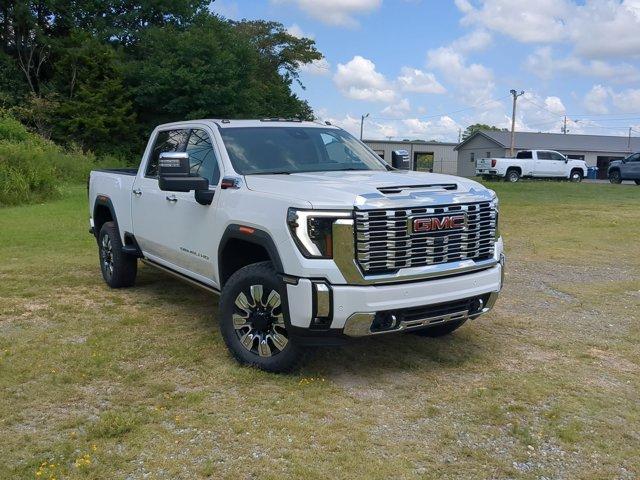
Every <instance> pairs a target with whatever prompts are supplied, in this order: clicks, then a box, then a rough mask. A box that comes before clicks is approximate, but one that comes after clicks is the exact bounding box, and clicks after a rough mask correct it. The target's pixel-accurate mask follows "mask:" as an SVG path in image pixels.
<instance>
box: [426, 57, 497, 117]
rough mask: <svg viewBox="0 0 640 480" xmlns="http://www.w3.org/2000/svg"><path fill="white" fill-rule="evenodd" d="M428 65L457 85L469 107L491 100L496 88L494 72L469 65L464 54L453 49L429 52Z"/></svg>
mask: <svg viewBox="0 0 640 480" xmlns="http://www.w3.org/2000/svg"><path fill="white" fill-rule="evenodd" d="M427 65H428V66H429V67H430V68H434V69H436V70H438V71H440V72H441V73H442V74H443V75H444V76H445V78H447V80H449V82H451V83H453V84H454V85H456V87H457V89H458V93H459V95H460V98H461V99H462V100H463V101H464V102H465V103H467V104H469V105H477V104H478V103H480V102H486V101H488V100H489V99H490V98H491V95H492V93H493V89H494V86H495V83H494V79H493V72H492V71H491V70H489V69H488V68H487V67H485V66H484V65H481V64H478V63H471V64H469V63H467V61H466V59H465V57H464V56H463V55H462V53H460V52H458V51H456V50H455V49H454V48H453V47H451V46H448V47H440V48H437V49H434V50H429V52H428V53H427Z"/></svg>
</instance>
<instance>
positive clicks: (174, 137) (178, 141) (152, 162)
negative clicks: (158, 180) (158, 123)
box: [145, 129, 189, 177]
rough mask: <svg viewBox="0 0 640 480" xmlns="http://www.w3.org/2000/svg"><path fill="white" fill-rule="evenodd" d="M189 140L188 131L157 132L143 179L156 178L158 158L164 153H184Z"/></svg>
mask: <svg viewBox="0 0 640 480" xmlns="http://www.w3.org/2000/svg"><path fill="white" fill-rule="evenodd" d="M188 139H189V130H188V129H184V130H182V129H181V130H164V131H162V132H158V136H157V137H156V141H155V143H154V144H153V150H151V155H150V157H149V163H147V171H146V172H145V177H157V176H158V158H160V154H161V153H164V152H184V151H185V149H186V148H187V140H188Z"/></svg>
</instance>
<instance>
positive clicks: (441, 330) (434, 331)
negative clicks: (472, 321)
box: [411, 320, 466, 338]
mask: <svg viewBox="0 0 640 480" xmlns="http://www.w3.org/2000/svg"><path fill="white" fill-rule="evenodd" d="M465 322H466V320H456V321H454V322H447V323H443V324H442V325H436V326H434V327H428V328H422V329H420V330H416V331H414V332H411V333H413V334H415V335H418V336H420V337H432V338H435V337H444V336H445V335H449V334H450V333H453V332H454V331H456V330H457V329H459V328H460V327H461V326H462V325H464V323H465Z"/></svg>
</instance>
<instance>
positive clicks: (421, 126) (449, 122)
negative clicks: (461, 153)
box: [402, 115, 462, 140]
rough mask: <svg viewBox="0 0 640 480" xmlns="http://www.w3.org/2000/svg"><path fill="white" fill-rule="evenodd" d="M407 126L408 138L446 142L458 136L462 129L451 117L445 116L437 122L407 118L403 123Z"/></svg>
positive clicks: (406, 133)
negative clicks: (459, 130)
mask: <svg viewBox="0 0 640 480" xmlns="http://www.w3.org/2000/svg"><path fill="white" fill-rule="evenodd" d="M402 123H403V124H404V126H405V129H406V132H405V135H406V136H407V137H412V138H421V139H423V140H445V139H449V140H450V139H453V138H457V136H458V129H460V128H462V127H461V125H460V124H458V123H457V122H456V121H455V120H453V119H452V118H451V117H449V116H447V115H444V116H442V117H440V118H438V119H437V120H427V121H424V120H420V119H418V118H407V119H406V120H404V121H403V122H402Z"/></svg>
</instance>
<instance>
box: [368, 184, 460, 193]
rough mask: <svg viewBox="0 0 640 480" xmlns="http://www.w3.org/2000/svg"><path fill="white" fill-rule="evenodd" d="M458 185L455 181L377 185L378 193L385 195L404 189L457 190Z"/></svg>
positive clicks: (400, 191)
mask: <svg viewBox="0 0 640 480" xmlns="http://www.w3.org/2000/svg"><path fill="white" fill-rule="evenodd" d="M457 189H458V185H457V184H455V183H430V184H427V185H398V186H395V187H378V191H379V192H380V193H384V194H385V195H391V194H395V193H402V192H403V191H405V190H433V191H442V190H457Z"/></svg>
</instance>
